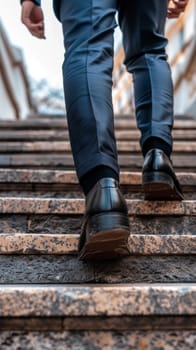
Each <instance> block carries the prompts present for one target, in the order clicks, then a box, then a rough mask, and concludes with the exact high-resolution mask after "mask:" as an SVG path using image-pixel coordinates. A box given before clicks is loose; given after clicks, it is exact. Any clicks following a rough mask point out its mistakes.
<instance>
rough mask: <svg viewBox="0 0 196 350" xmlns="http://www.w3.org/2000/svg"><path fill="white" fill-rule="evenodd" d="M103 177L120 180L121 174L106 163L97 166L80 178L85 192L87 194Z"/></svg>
mask: <svg viewBox="0 0 196 350" xmlns="http://www.w3.org/2000/svg"><path fill="white" fill-rule="evenodd" d="M103 177H110V178H113V179H115V180H117V181H119V175H118V174H117V173H116V172H115V171H114V170H113V169H112V168H110V167H108V166H105V165H100V166H97V167H95V168H93V169H92V170H90V171H89V172H88V173H86V174H85V175H84V176H82V178H81V179H80V185H81V186H82V189H83V191H84V194H85V195H87V194H88V192H89V191H90V190H91V189H92V188H93V186H94V185H95V184H96V183H97V181H99V180H100V179H102V178H103Z"/></svg>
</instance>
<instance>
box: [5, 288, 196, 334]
mask: <svg viewBox="0 0 196 350" xmlns="http://www.w3.org/2000/svg"><path fill="white" fill-rule="evenodd" d="M195 300H196V284H191V283H189V284H186V283H182V284H167V285H162V284H145V283H141V284H121V285H115V284H113V285H112V286H109V285H93V284H91V285H74V286H70V285H30V286H27V285H11V286H10V285H3V286H0V304H1V309H0V317H23V318H24V317H65V318H66V317H71V318H75V317H89V318H91V319H92V322H93V318H96V317H106V318H107V319H108V320H109V318H110V317H117V318H118V317H119V318H120V320H121V321H120V320H119V321H120V322H123V317H135V316H148V317H152V316H160V317H161V316H174V315H175V316H185V315H186V316H187V317H188V316H196V303H195ZM24 321H25V320H24ZM195 321H196V320H195ZM185 327H186V326H185ZM192 327H193V329H196V323H194V324H193V325H192Z"/></svg>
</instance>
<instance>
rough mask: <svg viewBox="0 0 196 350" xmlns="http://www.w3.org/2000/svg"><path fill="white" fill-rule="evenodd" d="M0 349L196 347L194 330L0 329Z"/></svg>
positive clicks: (167, 349)
mask: <svg viewBox="0 0 196 350" xmlns="http://www.w3.org/2000/svg"><path fill="white" fill-rule="evenodd" d="M0 344H1V345H0V349H1V350H195V344H196V332H194V331H192V332H191V331H185V332H183V331H182V332H181V331H179V332H158V331H156V332H144V331H143V332H118V333H114V332H77V333H75V332H72V333H70V332H63V333H58V332H57V333H54V332H49V333H47V332H46V333H37V332H30V333H25V332H23V333H18V332H2V333H0Z"/></svg>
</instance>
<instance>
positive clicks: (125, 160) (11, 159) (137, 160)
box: [0, 152, 196, 172]
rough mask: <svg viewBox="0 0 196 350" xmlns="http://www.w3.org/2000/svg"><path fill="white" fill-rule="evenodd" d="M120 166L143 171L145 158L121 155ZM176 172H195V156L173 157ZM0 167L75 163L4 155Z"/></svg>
mask: <svg viewBox="0 0 196 350" xmlns="http://www.w3.org/2000/svg"><path fill="white" fill-rule="evenodd" d="M118 158H119V165H120V167H121V169H122V170H127V171H138V170H140V171H141V168H142V165H143V157H142V156H141V154H139V155H129V154H128V155H122V154H120V155H119V157H118ZM172 160H173V164H174V167H175V170H176V171H183V172H184V171H185V169H186V171H187V172H195V169H196V157H195V154H194V153H193V154H190V153H187V154H186V153H179V154H178V155H176V154H174V155H173V157H172ZM0 166H1V167H2V168H9V167H13V168H28V167H31V168H40V169H59V170H60V169H64V170H73V169H74V163H73V158H72V155H70V154H59V153H58V152H55V153H53V154H52V155H51V154H43V155H42V154H31V155H29V154H4V155H0Z"/></svg>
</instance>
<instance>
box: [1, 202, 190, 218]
mask: <svg viewBox="0 0 196 350" xmlns="http://www.w3.org/2000/svg"><path fill="white" fill-rule="evenodd" d="M127 205H128V213H129V215H139V216H143V215H145V216H146V215H168V216H171V215H187V216H192V215H196V200H185V201H182V202H180V201H146V200H137V199H127ZM84 210H85V200H84V199H78V198H77V199H72V198H71V199H70V198H66V199H65V198H32V197H22V198H21V197H0V213H1V214H5V213H16V214H17V213H23V214H24V213H34V214H48V213H50V214H55V213H56V214H68V215H81V214H83V213H84Z"/></svg>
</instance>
